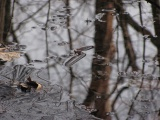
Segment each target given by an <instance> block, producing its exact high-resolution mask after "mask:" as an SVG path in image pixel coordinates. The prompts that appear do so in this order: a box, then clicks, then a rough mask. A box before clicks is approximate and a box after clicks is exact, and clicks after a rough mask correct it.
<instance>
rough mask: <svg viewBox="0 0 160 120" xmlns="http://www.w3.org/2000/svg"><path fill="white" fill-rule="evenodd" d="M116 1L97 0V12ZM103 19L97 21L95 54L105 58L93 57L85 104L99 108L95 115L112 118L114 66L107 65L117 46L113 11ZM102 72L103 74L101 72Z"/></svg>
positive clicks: (110, 6) (112, 6)
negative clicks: (111, 86)
mask: <svg viewBox="0 0 160 120" xmlns="http://www.w3.org/2000/svg"><path fill="white" fill-rule="evenodd" d="M112 8H114V3H113V1H112V0H105V1H104V0H97V1H96V14H98V13H102V11H101V10H102V9H112ZM102 21H105V22H99V21H95V30H96V32H95V39H94V42H95V54H98V55H101V56H103V57H104V58H105V59H104V60H97V59H96V58H94V59H93V62H92V81H91V85H90V88H89V92H88V96H87V97H86V99H85V101H84V105H86V106H88V107H91V106H94V107H95V109H97V111H96V112H94V115H95V116H97V117H99V118H103V119H107V120H110V119H111V117H110V116H107V115H106V112H110V111H111V109H110V101H109V99H108V97H107V95H108V94H109V80H110V74H111V71H112V67H111V66H109V65H107V63H109V62H110V61H112V59H113V58H114V53H115V46H114V45H113V41H112V34H113V29H112V24H113V15H112V12H107V13H106V14H105V15H104V16H103V18H102ZM100 73H101V74H100Z"/></svg>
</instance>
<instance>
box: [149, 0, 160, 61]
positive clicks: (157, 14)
mask: <svg viewBox="0 0 160 120" xmlns="http://www.w3.org/2000/svg"><path fill="white" fill-rule="evenodd" d="M154 3H155V4H156V5H158V6H160V0H154ZM152 13H153V20H154V21H155V22H154V30H155V34H156V36H157V37H155V38H154V37H153V38H151V39H152V41H154V42H155V46H156V47H157V51H158V55H157V57H158V62H159V64H160V10H159V9H158V8H157V7H155V5H152Z"/></svg>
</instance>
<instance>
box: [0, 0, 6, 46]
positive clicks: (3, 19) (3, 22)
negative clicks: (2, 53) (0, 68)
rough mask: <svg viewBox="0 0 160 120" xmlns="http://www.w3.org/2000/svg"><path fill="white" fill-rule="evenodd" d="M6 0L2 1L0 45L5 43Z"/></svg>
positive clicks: (0, 3) (0, 1) (0, 4)
mask: <svg viewBox="0 0 160 120" xmlns="http://www.w3.org/2000/svg"><path fill="white" fill-rule="evenodd" d="M5 6H6V0H0V43H3V34H4V26H5V25H4V24H5V13H6V12H5Z"/></svg>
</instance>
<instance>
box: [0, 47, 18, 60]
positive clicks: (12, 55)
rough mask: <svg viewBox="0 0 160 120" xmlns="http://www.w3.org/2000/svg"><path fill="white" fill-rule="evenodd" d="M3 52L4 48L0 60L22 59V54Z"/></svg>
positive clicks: (0, 49) (1, 50)
mask: <svg viewBox="0 0 160 120" xmlns="http://www.w3.org/2000/svg"><path fill="white" fill-rule="evenodd" d="M3 50H4V49H3V48H0V59H2V60H4V61H11V60H13V59H14V58H19V57H20V52H4V51H3Z"/></svg>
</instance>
